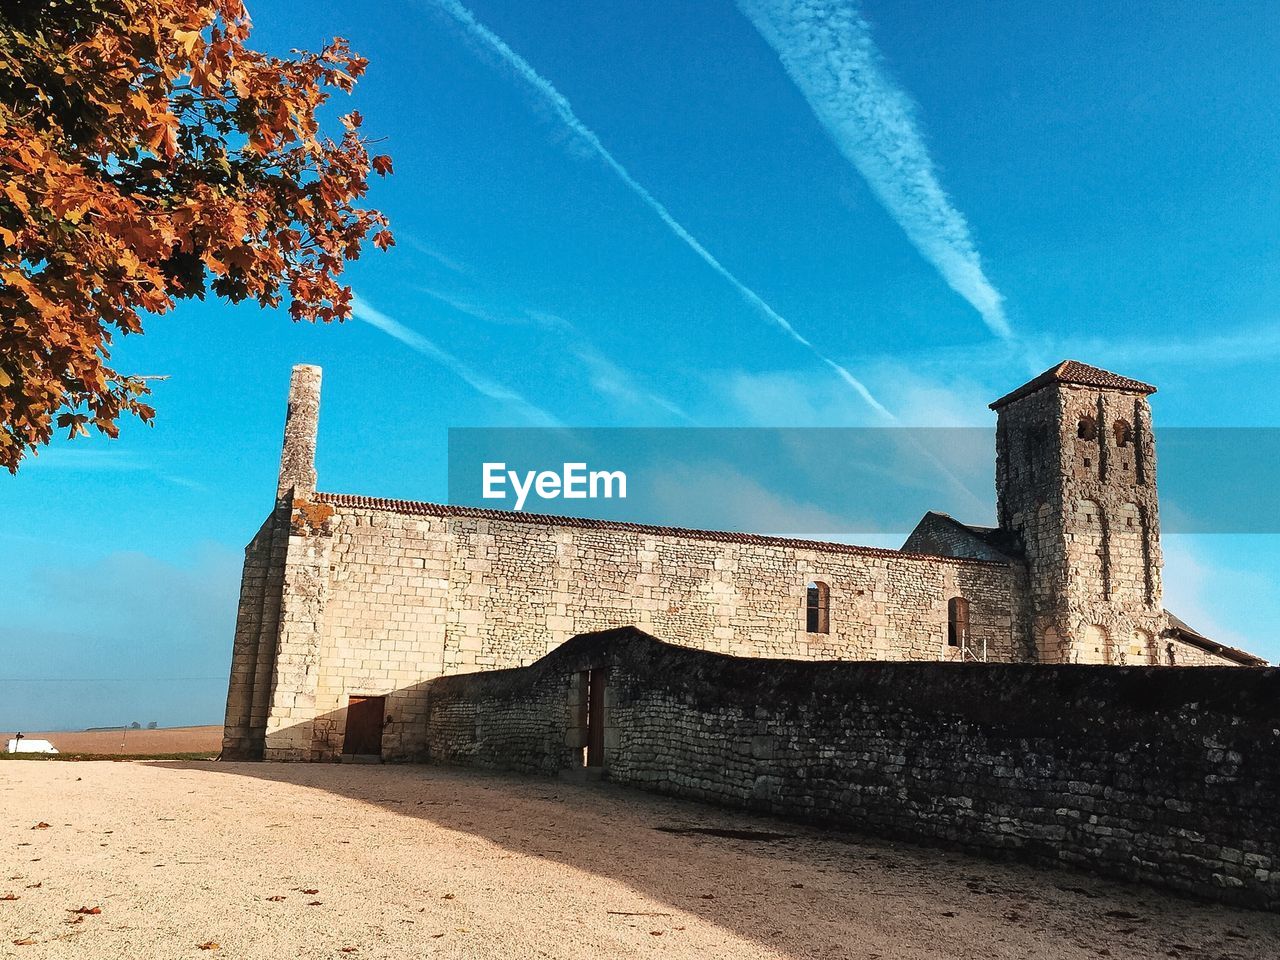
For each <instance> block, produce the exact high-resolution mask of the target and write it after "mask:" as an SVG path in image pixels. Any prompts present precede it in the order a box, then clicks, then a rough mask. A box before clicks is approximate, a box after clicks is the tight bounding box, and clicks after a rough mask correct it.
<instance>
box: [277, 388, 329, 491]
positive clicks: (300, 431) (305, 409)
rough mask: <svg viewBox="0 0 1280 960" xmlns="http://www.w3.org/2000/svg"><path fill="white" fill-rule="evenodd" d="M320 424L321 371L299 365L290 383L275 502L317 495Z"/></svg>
mask: <svg viewBox="0 0 1280 960" xmlns="http://www.w3.org/2000/svg"><path fill="white" fill-rule="evenodd" d="M319 424H320V368H319V367H316V366H312V365H311V364H306V363H300V364H298V365H297V366H295V367H294V368H293V376H292V377H291V378H290V380H289V408H288V412H287V413H286V414H285V421H284V450H283V451H282V452H281V454H280V478H279V481H278V482H277V484H276V499H277V500H282V499H284V498H285V497H287V496H288V495H289V494H291V493H292V494H293V496H294V499H297V500H310V499H311V497H312V495H313V494H314V493H315V492H316V431H317V429H318V427H319Z"/></svg>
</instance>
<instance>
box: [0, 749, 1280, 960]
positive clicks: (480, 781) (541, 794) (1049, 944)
mask: <svg viewBox="0 0 1280 960" xmlns="http://www.w3.org/2000/svg"><path fill="white" fill-rule="evenodd" d="M41 822H44V823H48V824H49V826H48V827H47V828H39V829H33V827H35V826H36V825H37V824H38V823H41ZM658 828H663V829H658ZM672 831H676V832H672ZM691 831H692V832H691ZM707 831H713V832H707ZM714 831H729V832H731V833H734V832H737V833H736V835H731V836H723V835H716V833H715V832H714ZM761 833H763V834H765V835H764V836H760V835H759V834H761ZM0 871H2V875H0V897H4V896H5V895H6V894H13V895H14V896H17V897H18V899H17V900H12V901H0V933H2V934H3V939H0V956H16V957H30V958H33V960H34V958H49V957H87V958H107V957H119V958H128V960H148V958H172V957H183V956H192V957H254V958H272V960H276V958H279V960H286V958H294V957H299V958H302V957H307V958H310V957H331V958H341V957H355V958H374V957H387V958H391V957H394V958H401V957H415V958H416V957H449V958H460V957H485V958H489V957H492V958H502V960H507V958H524V957H530V958H532V957H556V958H575V960H576V958H602V960H612V958H626V957H655V958H656V957H662V958H680V957H690V958H692V957H697V958H722V957H724V958H729V957H794V958H809V957H841V958H843V957H851V958H865V960H871V958H879V960H897V958H903V960H907V958H910V960H917V958H943V957H946V958H974V960H997V958H1009V960H1027V958H1068V957H1070V958H1077V957H1080V958H1083V957H1089V958H1094V957H1112V958H1133V960H1139V958H1141V960H1149V958H1164V957H1173V958H1187V960H1191V958H1194V960H1225V958H1231V960H1236V958H1241V960H1244V958H1248V960H1253V958H1257V960H1274V958H1275V957H1277V956H1280V917H1278V916H1274V915H1267V914H1260V913H1249V912H1242V911H1235V910H1229V909H1226V908H1221V907H1214V906H1208V905H1203V904H1198V903H1194V902H1191V901H1187V900H1182V899H1179V898H1177V897H1173V896H1166V895H1164V894H1161V893H1156V892H1153V891H1150V890H1147V889H1144V888H1141V887H1130V886H1124V885H1119V884H1111V883H1106V882H1103V881H1098V880H1093V879H1090V878H1087V877H1084V876H1082V875H1080V874H1077V873H1071V872H1065V871H1063V872H1052V871H1038V870H1031V869H1025V868H1021V867H1016V866H1004V865H995V864H991V863H987V862H985V861H981V860H976V859H973V858H969V857H964V856H960V855H957V854H949V853H943V852H939V851H936V850H930V849H925V848H916V847H911V846H905V845H896V846H895V845H890V844H884V843H875V842H869V841H865V840H859V839H857V838H852V837H848V836H842V835H835V834H829V833H824V832H820V831H816V830H809V829H806V828H803V827H797V826H794V825H792V824H787V823H783V822H780V821H771V820H762V819H757V818H753V817H745V816H741V815H737V814H730V813H724V812H722V811H717V810H713V809H709V808H705V807H701V806H697V805H693V804H686V803H680V802H675V801H670V800H665V799H661V798H655V797H652V796H647V795H645V794H639V793H634V792H630V791H624V790H621V789H618V788H616V787H612V786H610V785H608V784H569V783H565V782H562V781H553V780H525V779H517V778H511V777H500V776H486V775H475V774H472V773H469V772H465V771H451V770H441V769H438V768H431V767H408V766H404V767H401V766H386V767H381V766H329V765H324V766H319V765H279V764H232V763H199V764H197V763H187V764H182V763H177V764H167V763H150V764H142V763H110V762H95V763H88V762H85V763H16V762H14V763H6V764H3V765H0ZM80 907H87V908H95V907H99V908H101V913H98V914H88V915H86V914H76V913H71V912H69V911H71V910H74V909H76V908H80ZM23 940H33V941H35V943H33V944H29V945H14V941H23ZM210 942H213V943H217V944H218V945H219V949H217V950H213V949H210V950H208V951H202V950H200V949H198V947H197V945H198V944H208V943H210ZM344 948H346V949H345V950H344Z"/></svg>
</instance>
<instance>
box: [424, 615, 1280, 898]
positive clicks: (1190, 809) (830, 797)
mask: <svg viewBox="0 0 1280 960" xmlns="http://www.w3.org/2000/svg"><path fill="white" fill-rule="evenodd" d="M593 668H604V669H606V670H607V671H608V689H607V694H606V720H605V724H606V728H605V756H604V766H605V769H606V771H607V774H606V775H607V776H608V777H609V778H610V779H612V780H616V781H619V782H622V783H629V784H634V785H636V786H639V787H643V788H645V789H650V790H655V791H658V792H662V793H668V794H674V795H678V796H683V797H690V798H694V799H699V800H706V801H711V802H715V803H718V804H725V805H729V806H735V807H741V808H746V809H751V810H756V811H760V812H764V813H769V814H775V815H780V816H784V817H795V818H802V819H806V820H812V821H817V822H822V823H828V824H833V825H837V826H841V827H848V828H852V829H856V830H859V831H864V832H867V833H873V834H880V835H884V836H892V837H903V838H908V839H913V840H921V841H938V842H944V843H947V844H954V845H958V846H960V847H963V848H965V849H968V850H971V851H975V852H979V853H983V854H987V855H998V856H1013V857H1017V858H1020V859H1024V860H1029V861H1032V862H1038V863H1042V864H1071V865H1075V866H1079V867H1082V868H1085V869H1088V870H1091V871H1094V872H1097V873H1101V874H1104V875H1109V876H1113V877H1119V878H1124V879H1132V880H1139V881H1144V882H1149V883H1154V884H1158V885H1162V886H1166V887H1170V888H1173V889H1177V890H1181V891H1184V892H1188V893H1192V894H1195V895H1198V896H1202V897H1207V898H1210V899H1215V900H1219V901H1223V902H1227V903H1232V904H1238V905H1244V906H1251V907H1257V908H1264V909H1271V910H1276V909H1280V820H1277V818H1276V817H1275V809H1274V807H1275V797H1276V796H1277V795H1280V670H1276V669H1261V668H1254V669H1240V668H1230V667H1223V668H1196V669H1187V670H1179V669H1169V668H1157V667H1101V666H1084V665H1058V666H1048V665H1033V664H937V663H932V664H931V663H870V662H860V663H814V662H800V661H783V660H773V661H763V660H758V659H745V658H733V657H725V656H721V655H716V654H711V653H707V652H702V651H695V650H690V649H687V648H681V647H676V646H672V645H668V644H664V643H660V642H658V641H656V640H654V639H653V638H652V637H648V636H645V635H644V634H642V633H640V632H639V631H635V630H625V629H624V630H614V631H608V632H604V633H599V634H594V635H589V636H582V637H577V638H575V639H574V640H573V641H571V642H570V643H568V644H565V645H564V646H562V647H560V648H559V649H558V650H557V651H556V652H555V653H553V654H551V655H549V656H548V657H546V658H545V659H544V660H542V661H540V662H539V663H537V664H535V665H534V666H532V667H529V668H524V669H516V670H505V671H497V672H491V673H485V674H472V675H465V676H453V677H443V678H440V679H437V680H433V681H431V682H429V683H427V684H426V685H425V688H424V694H425V700H426V704H427V709H426V748H427V757H428V759H429V760H431V761H432V762H437V763H451V764H463V765H471V766H480V767H492V768H505V769H515V770H523V771H529V772H538V773H544V774H552V773H555V772H557V771H560V770H565V769H570V768H573V767H580V766H581V764H582V751H581V746H582V744H583V743H584V735H585V731H583V730H582V729H581V727H580V719H579V717H580V714H579V713H578V710H577V699H576V698H577V693H576V692H575V691H579V690H580V689H581V681H580V677H581V674H582V672H583V671H586V670H588V669H593Z"/></svg>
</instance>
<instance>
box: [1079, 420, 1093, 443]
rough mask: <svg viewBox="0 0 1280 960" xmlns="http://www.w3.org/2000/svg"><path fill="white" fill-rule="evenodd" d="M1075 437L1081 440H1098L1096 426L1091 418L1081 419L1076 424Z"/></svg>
mask: <svg viewBox="0 0 1280 960" xmlns="http://www.w3.org/2000/svg"><path fill="white" fill-rule="evenodd" d="M1076 436H1077V437H1079V438H1080V439H1081V440H1096V439H1098V424H1097V421H1095V420H1094V419H1093V417H1081V418H1080V422H1079V423H1077V424H1076Z"/></svg>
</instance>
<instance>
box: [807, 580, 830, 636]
mask: <svg viewBox="0 0 1280 960" xmlns="http://www.w3.org/2000/svg"><path fill="white" fill-rule="evenodd" d="M804 613H805V625H804V628H805V631H806V632H807V633H830V632H831V588H830V587H828V586H827V585H826V584H825V583H823V582H822V581H821V580H813V581H811V582H810V583H809V587H808V589H807V590H806V591H805V604H804Z"/></svg>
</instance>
